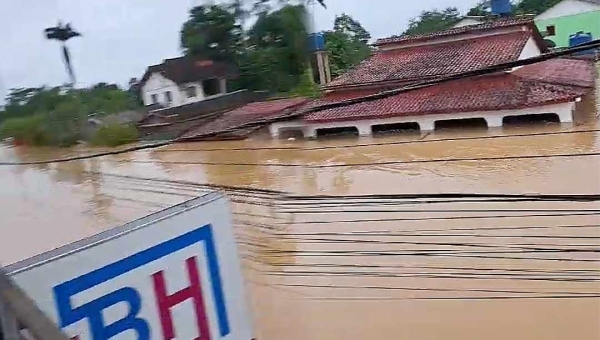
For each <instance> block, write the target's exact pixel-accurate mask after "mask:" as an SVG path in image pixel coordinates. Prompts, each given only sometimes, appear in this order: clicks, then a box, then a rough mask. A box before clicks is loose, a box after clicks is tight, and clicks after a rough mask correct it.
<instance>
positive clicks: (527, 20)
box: [373, 17, 534, 46]
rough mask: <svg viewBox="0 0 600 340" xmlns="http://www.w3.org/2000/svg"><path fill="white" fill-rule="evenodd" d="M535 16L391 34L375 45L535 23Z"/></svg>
mask: <svg viewBox="0 0 600 340" xmlns="http://www.w3.org/2000/svg"><path fill="white" fill-rule="evenodd" d="M533 23H534V18H533V17H521V18H508V19H506V18H505V19H496V20H490V21H486V22H482V23H480V24H477V25H468V26H461V27H452V28H448V29H445V30H442V31H437V32H431V33H423V34H415V35H406V34H405V35H400V36H391V37H387V38H380V39H377V41H375V43H374V44H373V45H375V46H381V45H386V44H393V43H400V42H409V41H419V40H426V39H431V38H437V37H444V36H450V35H460V34H464V33H469V32H474V31H483V30H490V29H497V28H504V27H512V26H519V25H528V24H533Z"/></svg>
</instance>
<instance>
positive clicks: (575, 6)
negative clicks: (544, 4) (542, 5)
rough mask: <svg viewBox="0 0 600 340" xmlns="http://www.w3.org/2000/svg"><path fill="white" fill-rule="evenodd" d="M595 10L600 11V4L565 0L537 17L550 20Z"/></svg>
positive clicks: (537, 18)
mask: <svg viewBox="0 0 600 340" xmlns="http://www.w3.org/2000/svg"><path fill="white" fill-rule="evenodd" d="M593 11H600V5H594V4H591V3H589V2H584V1H579V0H564V1H562V2H560V3H558V4H557V5H555V6H554V7H552V8H550V9H549V10H547V11H546V12H544V13H542V14H540V15H538V16H537V17H536V18H535V19H536V20H548V19H555V18H559V17H564V16H569V15H575V14H581V13H586V12H593Z"/></svg>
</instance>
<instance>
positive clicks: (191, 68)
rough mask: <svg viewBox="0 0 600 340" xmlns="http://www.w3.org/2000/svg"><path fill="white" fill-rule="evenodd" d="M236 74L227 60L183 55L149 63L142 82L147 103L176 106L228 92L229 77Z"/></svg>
mask: <svg viewBox="0 0 600 340" xmlns="http://www.w3.org/2000/svg"><path fill="white" fill-rule="evenodd" d="M236 76H237V71H236V70H235V69H234V68H232V67H231V66H229V65H227V64H225V63H220V62H215V61H212V60H198V59H194V58H191V57H179V58H173V59H166V60H164V61H163V62H162V63H161V64H158V65H152V66H150V67H148V69H147V70H146V73H145V74H144V76H143V77H142V79H141V81H140V83H139V84H138V86H139V88H140V91H141V97H142V101H143V102H144V105H153V104H161V105H162V106H164V107H176V106H181V105H186V104H191V103H196V102H200V101H203V100H206V99H209V98H211V97H214V96H217V95H222V94H225V93H227V81H228V80H229V79H231V78H234V77H236Z"/></svg>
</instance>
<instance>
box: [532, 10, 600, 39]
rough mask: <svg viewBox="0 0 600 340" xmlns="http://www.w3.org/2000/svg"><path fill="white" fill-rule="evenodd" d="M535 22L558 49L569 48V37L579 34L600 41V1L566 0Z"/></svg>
mask: <svg viewBox="0 0 600 340" xmlns="http://www.w3.org/2000/svg"><path fill="white" fill-rule="evenodd" d="M535 22H536V25H537V27H538V29H539V30H540V31H541V32H542V33H545V34H547V37H546V39H550V40H552V41H553V42H554V43H555V44H556V46H557V47H568V46H569V36H570V35H572V34H576V33H577V32H584V33H591V34H592V38H593V39H600V0H564V1H562V2H560V3H559V4H557V5H556V6H554V7H552V8H551V9H549V10H547V11H546V12H544V13H542V14H540V15H539V16H538V17H537V18H536V20H535ZM552 33H554V34H552Z"/></svg>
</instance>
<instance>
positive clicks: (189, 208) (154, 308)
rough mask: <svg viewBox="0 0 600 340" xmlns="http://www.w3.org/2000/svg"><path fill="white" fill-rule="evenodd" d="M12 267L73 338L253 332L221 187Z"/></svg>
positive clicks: (234, 337)
mask: <svg viewBox="0 0 600 340" xmlns="http://www.w3.org/2000/svg"><path fill="white" fill-rule="evenodd" d="M40 228H52V225H51V224H48V225H41V226H40ZM32 236H33V235H32ZM33 237H35V236H33ZM6 269H7V271H8V272H9V273H10V274H11V276H12V277H13V279H14V280H15V281H16V282H17V284H18V285H19V286H20V287H21V288H22V289H23V290H24V291H25V292H26V293H27V294H29V296H30V297H31V298H32V299H33V300H35V301H36V303H37V304H38V306H39V307H40V309H41V310H42V311H43V312H45V313H46V314H47V315H48V316H49V317H50V318H51V319H53V320H55V321H56V323H57V324H58V325H59V326H60V327H61V328H62V329H63V331H64V332H65V333H66V334H68V335H69V336H70V337H72V339H75V340H107V339H117V340H120V339H139V340H172V339H178V340H214V339H230V340H250V339H252V326H251V319H250V316H249V312H248V308H247V303H246V294H245V292H244V283H243V278H242V274H241V270H240V261H239V258H238V253H237V249H236V245H235V240H234V237H233V230H232V221H231V215H230V212H229V207H228V204H227V201H226V199H225V198H223V197H222V196H221V195H219V194H216V193H211V194H208V195H206V196H203V197H200V198H197V199H194V200H192V201H189V202H186V203H184V204H181V205H178V206H175V207H172V208H169V209H167V210H164V211H162V212H159V213H156V214H153V215H150V216H147V217H144V218H142V219H140V220H137V221H134V222H132V223H129V224H127V225H125V226H123V227H119V228H115V229H111V230H109V231H107V232H104V233H101V234H98V235H96V236H93V237H91V238H88V239H85V240H82V241H79V242H76V243H74V244H70V245H67V246H65V247H62V248H59V249H56V250H53V251H50V252H48V253H45V254H41V255H39V256H36V257H34V258H31V259H28V260H25V261H22V262H19V263H17V264H14V265H11V266H9V267H7V268H6Z"/></svg>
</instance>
